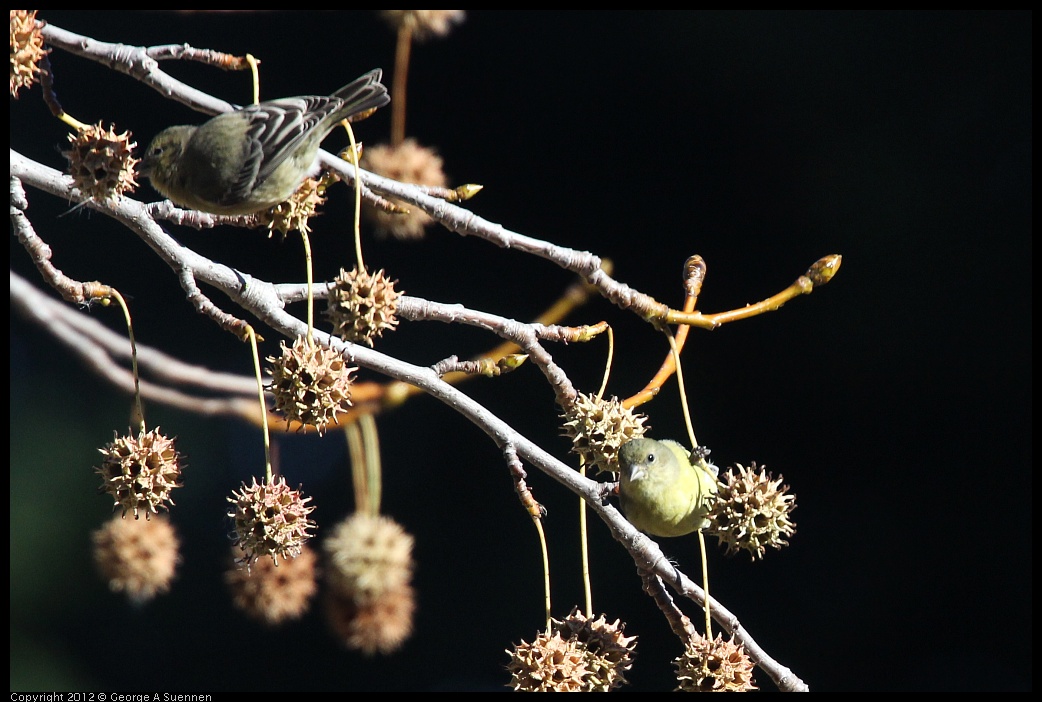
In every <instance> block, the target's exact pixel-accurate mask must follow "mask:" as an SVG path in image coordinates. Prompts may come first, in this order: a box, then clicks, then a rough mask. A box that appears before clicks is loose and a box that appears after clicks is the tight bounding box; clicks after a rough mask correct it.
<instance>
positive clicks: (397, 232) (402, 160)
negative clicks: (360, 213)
mask: <svg viewBox="0 0 1042 702" xmlns="http://www.w3.org/2000/svg"><path fill="white" fill-rule="evenodd" d="M442 163H443V162H442V159H441V157H440V156H438V155H437V154H436V153H434V151H433V150H432V149H428V148H426V147H423V146H420V145H419V144H417V143H416V141H415V140H414V139H406V140H405V141H403V142H402V143H401V144H399V145H397V146H389V145H386V144H378V145H377V146H370V147H367V148H366V150H365V152H364V153H363V154H362V167H363V168H365V169H366V170H370V171H372V172H373V173H376V174H377V175H382V176H384V177H385V178H391V179H392V180H397V181H398V182H400V183H414V184H417V185H430V186H434V187H438V188H443V187H445V183H446V178H445V173H444V171H442ZM387 199H388V200H389V201H390V202H391V203H393V204H396V205H399V206H400V207H402V208H403V209H404V210H405V211H403V212H398V213H391V212H385V211H384V210H381V209H377V208H372V207H371V208H368V209H367V210H366V212H368V214H369V216H370V217H371V218H372V219H373V221H374V223H375V225H376V228H377V231H378V232H379V233H380V234H390V235H391V236H393V237H395V238H397V239H419V238H420V237H422V236H423V234H424V227H426V226H427V225H428V224H431V223H432V222H433V221H434V220H432V219H431V218H430V217H429V216H428V215H427V213H426V212H424V211H423V210H421V209H420V208H419V207H414V206H412V205H406V204H404V203H402V202H400V201H398V200H395V199H394V198H390V197H389V198H387Z"/></svg>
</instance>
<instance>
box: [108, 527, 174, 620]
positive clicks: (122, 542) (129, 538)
mask: <svg viewBox="0 0 1042 702" xmlns="http://www.w3.org/2000/svg"><path fill="white" fill-rule="evenodd" d="M91 539H92V541H93V542H94V564H95V565H96V566H97V568H98V572H99V573H101V577H102V578H104V579H105V581H106V582H107V583H108V584H109V587H110V588H111V589H112V590H113V591H115V592H122V593H124V594H126V595H127V597H129V598H130V599H131V601H133V602H135V603H138V604H140V603H142V602H145V601H147V600H150V599H152V598H153V597H155V596H156V595H157V594H159V593H163V592H167V591H168V590H169V589H170V583H171V582H173V579H174V574H175V571H176V570H177V564H178V563H179V562H180V560H181V558H180V556H179V555H178V548H179V547H180V543H179V541H178V539H177V533H176V532H175V531H174V527H173V526H171V524H170V521H169V520H168V519H167V518H166V517H163V516H158V517H156V518H155V519H124V518H123V517H122V516H120V515H116V516H114V517H112V519H110V520H109V521H108V522H106V523H105V524H104V525H103V526H101V527H100V528H98V530H97V531H95V532H94V533H93V534H92V536H91Z"/></svg>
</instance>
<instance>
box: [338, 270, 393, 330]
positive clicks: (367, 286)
mask: <svg viewBox="0 0 1042 702" xmlns="http://www.w3.org/2000/svg"><path fill="white" fill-rule="evenodd" d="M397 282H398V281H396V280H390V279H389V278H388V277H387V276H386V275H384V272H383V271H382V270H379V271H377V272H376V273H369V272H368V271H366V270H365V269H362V270H359V269H358V267H357V266H355V267H354V268H352V269H351V270H350V271H347V270H344V269H343V268H341V269H340V275H338V276H337V277H336V278H335V279H334V280H333V286H332V287H331V288H330V289H329V298H328V300H327V306H326V316H327V317H328V318H329V321H330V322H332V324H333V333H334V334H336V335H337V336H339V337H340V338H341V339H343V340H345V341H352V342H355V343H366V344H369V345H370V346H372V345H373V338H374V337H377V336H383V333H384V330H386V329H392V330H393V329H394V328H395V327H397V326H398V317H397V316H395V313H396V312H397V311H398V298H400V297H401V296H402V293H400V292H398V291H397V290H395V289H394V284H395V283H397Z"/></svg>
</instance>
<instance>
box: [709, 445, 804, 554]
mask: <svg viewBox="0 0 1042 702" xmlns="http://www.w3.org/2000/svg"><path fill="white" fill-rule="evenodd" d="M736 465H737V466H738V472H737V474H736V473H735V472H734V471H733V469H731V468H728V469H727V473H725V474H724V475H723V476H722V477H721V480H720V492H719V499H718V500H717V504H716V507H715V508H714V510H713V512H712V514H710V517H709V519H710V526H709V529H708V532H709V533H711V534H713V535H714V536H716V537H717V539H719V541H720V543H721V544H723V545H724V547H725V549H726V551H725V553H726V554H727V555H732V554H734V553H738V551H739V550H741V551H745V552H746V553H748V554H749V557H750V558H751V559H752V560H754V561H755V560H756V559H757V558H763V555H764V553H765V552H766V549H767V547H768V546H770V547H772V548H776V549H780V548H781V547H782V546H787V545H788V544H789V542H788V541H786V540H785V539H786V537H788V536H792V534H794V533H795V531H796V524H795V523H794V522H792V521H790V520H789V514H790V513H791V512H792V510H794V509H796V496H795V495H790V494H786V491H787V490H788V489H789V486H788V485H782V484H781V482H782V480H783V478H782V476H781V475H779V476H778V478H777V480H773V479H772V478H771V474H770V473H768V472H766V470H764V469H763V468H762V467H761V469H760V471H759V472H757V470H756V462H755V461H754V462H753V463H751V464H750V467H749V468H745V467H744V466H742V464H741V463H738V464H736Z"/></svg>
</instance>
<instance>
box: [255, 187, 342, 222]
mask: <svg viewBox="0 0 1042 702" xmlns="http://www.w3.org/2000/svg"><path fill="white" fill-rule="evenodd" d="M338 180H340V177H339V176H338V175H336V174H335V173H325V174H323V176H322V177H321V178H305V179H304V182H303V183H301V184H300V187H299V188H297V191H296V192H295V193H293V195H291V196H290V198H289V199H288V200H286V201H284V202H280V203H279V204H277V205H275V206H274V207H270V208H268V209H267V210H263V211H262V212H258V213H257V214H256V216H255V217H256V226H258V227H266V228H267V230H268V237H271V235H272V233H273V232H279V233H280V234H282V236H283V237H285V236H286V235H287V234H289V233H290V232H292V231H299V232H302V233H304V234H307V233H308V232H310V231H311V225H309V224H308V220H310V219H311V218H312V217H314V216H315V215H317V214H320V213H319V212H318V208H319V207H320V206H321V205H324V204H325V202H326V188H328V187H329V186H330V185H332V184H333V183H335V182H336V181H338ZM251 226H254V225H253V224H251Z"/></svg>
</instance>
